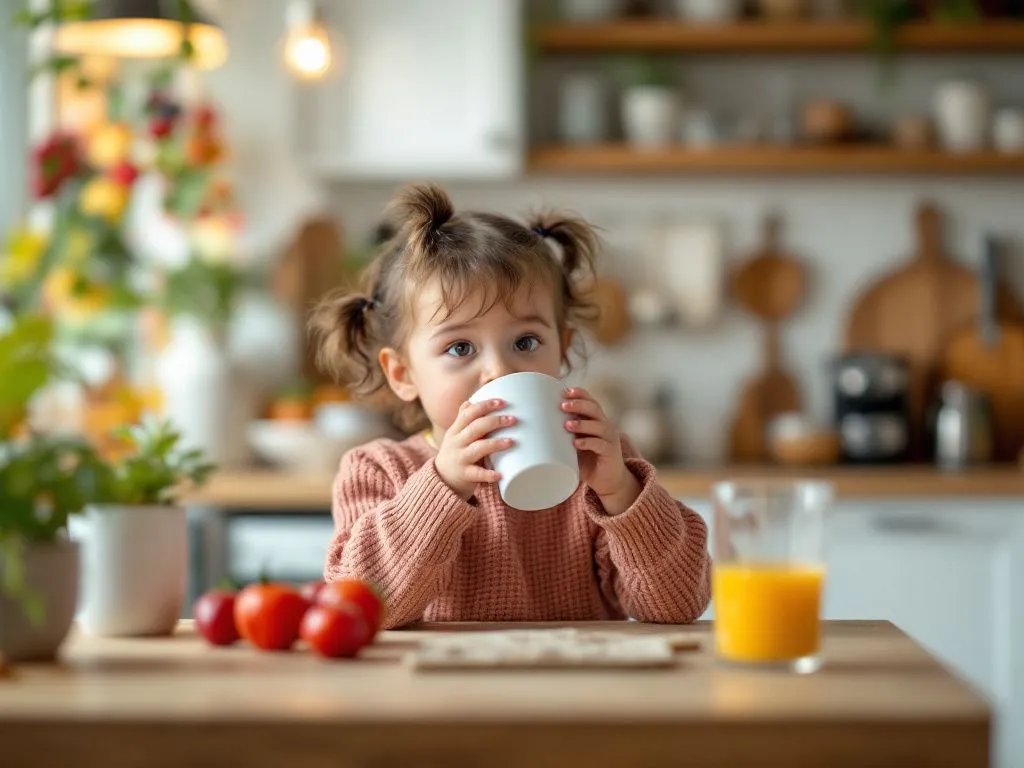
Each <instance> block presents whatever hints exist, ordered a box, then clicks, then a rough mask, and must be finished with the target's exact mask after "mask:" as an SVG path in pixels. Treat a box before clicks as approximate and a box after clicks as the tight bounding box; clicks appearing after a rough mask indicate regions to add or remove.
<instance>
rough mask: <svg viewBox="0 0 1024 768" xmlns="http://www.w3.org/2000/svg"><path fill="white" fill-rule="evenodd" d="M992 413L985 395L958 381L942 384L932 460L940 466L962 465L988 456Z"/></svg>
mask: <svg viewBox="0 0 1024 768" xmlns="http://www.w3.org/2000/svg"><path fill="white" fill-rule="evenodd" d="M992 447H993V445H992V414H991V410H990V408H989V403H988V398H987V397H986V396H985V394H984V393H983V392H981V391H979V390H976V389H971V388H970V387H968V386H966V385H965V384H963V383H962V382H959V381H947V382H945V383H944V384H943V385H942V401H941V405H940V407H939V410H938V413H937V415H936V419H935V461H936V463H937V464H938V465H939V466H940V467H942V468H943V469H962V468H963V467H966V466H969V465H971V464H983V463H985V462H988V461H991V459H992Z"/></svg>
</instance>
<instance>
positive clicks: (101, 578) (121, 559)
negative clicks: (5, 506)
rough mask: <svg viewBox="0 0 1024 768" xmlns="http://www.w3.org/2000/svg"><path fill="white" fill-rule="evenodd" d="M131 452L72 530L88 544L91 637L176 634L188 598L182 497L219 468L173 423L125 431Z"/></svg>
mask: <svg viewBox="0 0 1024 768" xmlns="http://www.w3.org/2000/svg"><path fill="white" fill-rule="evenodd" d="M118 436H119V437H120V438H121V439H122V440H123V442H124V446H125V451H126V452H125V453H124V454H123V455H122V456H121V457H120V458H117V459H114V460H112V461H110V462H109V464H108V466H107V471H106V472H105V473H104V475H103V478H102V484H101V487H100V488H99V492H98V494H97V500H96V501H95V502H94V503H91V504H89V505H88V506H87V507H86V508H85V514H84V515H83V516H82V517H81V518H80V519H78V520H76V521H75V524H74V525H73V527H72V533H73V535H74V536H75V538H76V539H78V540H79V541H81V542H82V543H83V545H84V550H83V557H82V599H81V608H80V611H79V615H78V621H79V623H80V624H81V626H82V629H83V630H84V631H86V632H88V633H89V634H93V635H103V636H152V635H167V634H170V633H171V632H172V631H173V629H174V627H175V625H176V624H177V622H178V619H179V618H180V617H181V610H182V606H183V604H184V600H185V590H186V587H187V578H188V521H187V518H186V511H185V508H184V507H183V506H181V505H180V504H179V503H178V500H177V499H178V496H177V494H178V493H179V492H180V491H181V490H182V488H183V487H184V486H185V485H186V484H191V485H192V486H193V487H195V486H198V485H201V484H202V483H203V482H205V480H206V478H207V477H208V476H209V474H210V472H211V471H213V469H214V467H213V465H212V464H208V463H206V461H205V460H204V458H203V455H202V453H201V452H200V451H198V450H181V449H180V448H179V445H178V444H179V440H180V435H179V434H178V433H177V432H175V431H174V430H173V429H172V428H171V427H170V425H169V424H168V423H167V422H154V421H145V422H143V423H142V424H139V425H135V426H130V427H124V428H122V429H120V430H118Z"/></svg>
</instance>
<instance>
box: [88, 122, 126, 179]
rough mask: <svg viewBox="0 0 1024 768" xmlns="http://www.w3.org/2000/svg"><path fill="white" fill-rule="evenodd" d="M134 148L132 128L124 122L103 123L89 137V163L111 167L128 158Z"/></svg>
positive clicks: (100, 166) (101, 166)
mask: <svg viewBox="0 0 1024 768" xmlns="http://www.w3.org/2000/svg"><path fill="white" fill-rule="evenodd" d="M131 148H132V129H131V128H130V127H129V126H127V125H125V124H124V123H106V124H104V125H101V126H100V127H99V128H98V129H97V130H96V131H95V133H93V135H92V136H91V137H90V139H89V146H88V152H87V154H88V158H89V163H90V164H92V165H93V166H95V167H97V168H110V167H112V166H114V165H117V164H118V163H120V162H121V161H122V160H127V159H128V155H129V154H130V153H131Z"/></svg>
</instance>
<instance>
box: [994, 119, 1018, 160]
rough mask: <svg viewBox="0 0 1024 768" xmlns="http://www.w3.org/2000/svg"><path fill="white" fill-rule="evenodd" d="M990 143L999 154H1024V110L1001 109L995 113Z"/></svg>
mask: <svg viewBox="0 0 1024 768" xmlns="http://www.w3.org/2000/svg"><path fill="white" fill-rule="evenodd" d="M992 143H993V145H995V148H996V149H997V150H998V151H1000V152H1007V153H1015V152H1024V110H1021V109H1010V108H1003V109H1000V110H999V111H998V112H996V114H995V117H993V118H992Z"/></svg>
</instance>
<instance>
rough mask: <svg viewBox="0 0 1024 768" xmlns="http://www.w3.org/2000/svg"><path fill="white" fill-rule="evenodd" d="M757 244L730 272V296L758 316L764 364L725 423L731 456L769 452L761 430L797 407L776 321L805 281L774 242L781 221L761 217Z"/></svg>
mask: <svg viewBox="0 0 1024 768" xmlns="http://www.w3.org/2000/svg"><path fill="white" fill-rule="evenodd" d="M763 226H764V228H763V233H762V240H763V241H762V246H761V248H760V249H759V250H758V251H757V252H756V253H755V255H754V257H753V258H751V259H749V260H748V261H746V262H745V263H744V264H743V265H741V266H740V268H739V270H737V271H736V273H735V274H734V275H733V277H732V281H731V292H732V295H733V297H734V298H735V299H736V301H737V302H739V303H740V304H741V305H742V306H743V307H744V308H745V309H746V310H747V311H748V312H750V313H751V314H753V315H755V316H756V317H758V318H760V319H761V320H762V323H763V328H764V341H763V344H764V354H763V359H764V367H763V368H762V369H761V372H760V373H759V374H758V375H757V376H756V377H755V378H754V379H752V380H751V381H749V382H748V383H747V384H746V385H745V386H744V387H743V390H742V392H741V394H740V398H739V402H738V404H737V407H736V411H735V415H734V417H733V421H732V425H731V428H730V439H729V442H730V456H731V458H732V459H733V460H734V461H761V460H764V459H766V458H768V452H767V446H766V434H765V430H766V427H767V425H768V423H769V422H770V421H771V420H772V419H773V418H774V417H776V416H778V415H779V414H782V413H787V412H790V411H799V410H800V409H801V396H800V390H799V387H798V385H797V383H796V382H795V381H794V380H793V379H792V377H790V376H789V374H788V373H786V371H785V370H784V369H783V367H782V360H781V358H782V355H781V352H780V349H779V347H780V341H779V323H780V322H781V321H782V320H783V319H784V318H786V317H788V316H789V315H791V314H792V313H793V312H794V311H795V310H796V308H797V305H798V304H799V302H800V301H801V299H802V298H803V294H804V290H805V287H806V282H807V279H806V273H805V271H804V268H803V264H801V263H800V262H799V261H798V260H797V259H795V258H793V257H791V256H788V255H786V254H785V253H783V252H782V250H781V249H780V247H779V230H780V222H779V219H778V217H776V216H768V217H766V219H765V221H764V225H763Z"/></svg>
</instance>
